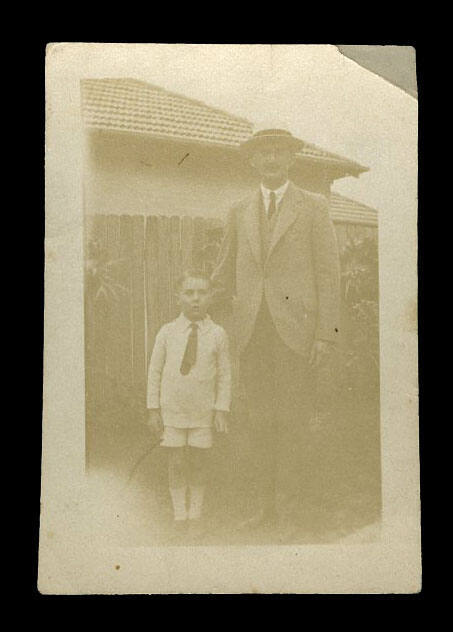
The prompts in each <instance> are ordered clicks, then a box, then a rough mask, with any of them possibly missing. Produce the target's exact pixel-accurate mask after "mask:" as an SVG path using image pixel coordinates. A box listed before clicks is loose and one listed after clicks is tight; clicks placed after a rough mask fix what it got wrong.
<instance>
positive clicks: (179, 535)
mask: <svg viewBox="0 0 453 632" xmlns="http://www.w3.org/2000/svg"><path fill="white" fill-rule="evenodd" d="M186 534H187V520H173V524H172V527H171V532H170V537H169V540H170V542H178V541H179V540H182V539H183V538H184V536H185V535H186Z"/></svg>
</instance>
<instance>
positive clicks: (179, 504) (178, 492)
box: [170, 486, 187, 520]
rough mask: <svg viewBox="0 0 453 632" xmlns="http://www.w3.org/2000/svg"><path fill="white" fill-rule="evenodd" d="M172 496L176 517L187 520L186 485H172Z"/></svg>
mask: <svg viewBox="0 0 453 632" xmlns="http://www.w3.org/2000/svg"><path fill="white" fill-rule="evenodd" d="M170 496H171V501H172V503H173V516H174V519H175V520H187V507H186V486H183V487H170Z"/></svg>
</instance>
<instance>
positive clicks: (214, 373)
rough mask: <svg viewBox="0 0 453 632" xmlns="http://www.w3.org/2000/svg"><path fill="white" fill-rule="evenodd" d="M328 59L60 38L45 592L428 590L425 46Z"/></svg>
mask: <svg viewBox="0 0 453 632" xmlns="http://www.w3.org/2000/svg"><path fill="white" fill-rule="evenodd" d="M341 48H342V47H337V46H334V45H305V44H298V45H217V44H209V45H208V44H206V45H202V44H196V45H192V44H178V45H176V44H114V43H112V44H96V43H54V44H49V45H48V47H47V51H46V113H47V116H46V173H45V179H46V230H45V263H46V266H45V349H44V385H43V393H44V398H43V444H42V451H43V452H42V490H41V518H40V538H39V572H38V589H39V591H40V592H41V593H43V594H68V595H69V594H70V595H72V594H77V595H83V594H112V595H115V594H118V595H121V594H157V593H163V594H168V593H194V594H207V593H219V594H221V593H224V594H225V593H227V594H237V593H267V594H269V593H300V594H304V593H305V594H314V593H321V594H363V593H375V594H382V593H416V592H419V591H420V589H421V544H420V490H419V457H418V454H419V451H418V356H417V348H418V345H417V161H418V158H417V99H416V89H415V90H414V84H410V85H409V84H408V86H409V87H407V86H406V88H407V90H406V88H405V86H404V85H403V86H401V82H403V83H404V81H403V79H404V78H407V77H413V76H415V56H414V55H411V54H410V50H409V51H406V50H405V51H402V52H404V53H405V54H403V55H398V54H397V53H398V50H397V49H398V48H405V49H406V48H407V47H396V46H393V47H390V48H393V49H395V57H394V59H395V61H394V64H395V68H394V69H393V70H394V72H390V70H391V62H389V59H390V58H389V56H388V55H386V51H385V50H384V49H385V48H386V47H382V48H383V51H382V54H383V55H384V56H385V61H384V62H382V64H381V66H379V64H377V66H376V68H377V72H373V71H372V70H370V63H371V62H370V59H372V58H373V55H374V56H375V55H378V54H379V51H376V50H373V51H371V50H366V49H367V48H373V49H376V47H366V46H364V47H353V48H354V56H355V57H354V59H349V58H348V57H347V51H342V50H341ZM344 48H348V47H344ZM358 48H363V49H364V50H362V51H357V49H358ZM388 52H389V51H387V53H388ZM360 53H362V58H361V59H364V60H365V62H364V65H363V66H362V65H361V62H360V59H359V57H360ZM401 60H406V62H407V63H409V66H407V67H404V68H400V67H399V66H398V68H397V67H396V65H397V64H400V63H401ZM389 63H390V70H389ZM380 67H381V68H383V69H384V70H383V71H382V76H381V74H379V68H380Z"/></svg>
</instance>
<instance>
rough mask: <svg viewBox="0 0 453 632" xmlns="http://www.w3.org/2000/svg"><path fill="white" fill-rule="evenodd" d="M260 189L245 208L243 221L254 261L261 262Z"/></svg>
mask: <svg viewBox="0 0 453 632" xmlns="http://www.w3.org/2000/svg"><path fill="white" fill-rule="evenodd" d="M261 203H262V202H261V191H260V190H258V192H257V193H256V194H255V195H254V196H253V198H252V200H251V201H250V203H249V205H248V207H247V208H246V212H245V216H244V222H245V226H246V230H247V236H248V239H249V242H250V247H251V249H252V252H253V256H254V257H255V259H256V261H257V262H258V263H259V264H261V262H262V251H261V230H260V206H261Z"/></svg>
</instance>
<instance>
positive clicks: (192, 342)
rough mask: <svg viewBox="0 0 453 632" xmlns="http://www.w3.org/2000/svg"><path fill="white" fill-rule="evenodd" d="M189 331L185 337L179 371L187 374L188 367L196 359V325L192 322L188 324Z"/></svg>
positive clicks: (189, 367) (190, 366) (191, 365)
mask: <svg viewBox="0 0 453 632" xmlns="http://www.w3.org/2000/svg"><path fill="white" fill-rule="evenodd" d="M190 328H191V331H190V334H189V337H188V338H187V345H186V350H185V351H184V357H183V359H182V362H181V369H180V371H181V373H182V374H183V375H187V374H188V373H189V371H190V369H191V368H192V367H193V365H194V364H195V362H196V360H197V346H198V325H197V324H196V323H192V324H191V325H190Z"/></svg>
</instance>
